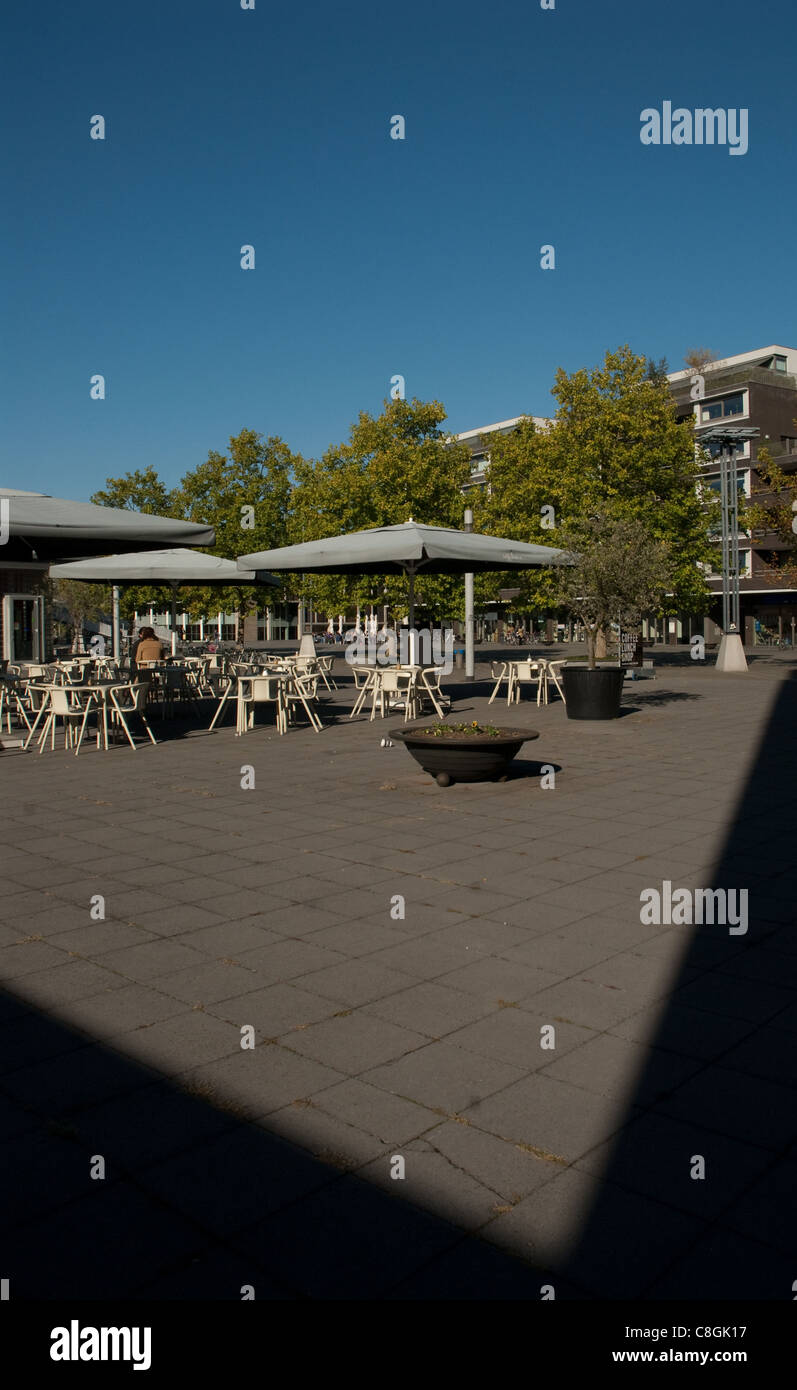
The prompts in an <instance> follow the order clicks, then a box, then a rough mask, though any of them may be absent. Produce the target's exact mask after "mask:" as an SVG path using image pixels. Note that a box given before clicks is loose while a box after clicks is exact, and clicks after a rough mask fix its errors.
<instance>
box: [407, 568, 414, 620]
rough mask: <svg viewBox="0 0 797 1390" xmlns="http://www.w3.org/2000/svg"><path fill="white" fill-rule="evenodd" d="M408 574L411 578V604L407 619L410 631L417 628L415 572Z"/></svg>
mask: <svg viewBox="0 0 797 1390" xmlns="http://www.w3.org/2000/svg"><path fill="white" fill-rule="evenodd" d="M407 573H408V574H409V577H410V602H409V615H408V617H407V625H408V627H409V628H410V629H412V628H413V627H414V626H415V570H414V569H411V570H408V571H407Z"/></svg>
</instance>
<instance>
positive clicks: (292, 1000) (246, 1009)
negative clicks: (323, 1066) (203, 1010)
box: [207, 983, 335, 1041]
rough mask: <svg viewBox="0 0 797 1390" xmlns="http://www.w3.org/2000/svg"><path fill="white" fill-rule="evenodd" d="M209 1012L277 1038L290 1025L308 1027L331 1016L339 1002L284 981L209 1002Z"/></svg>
mask: <svg viewBox="0 0 797 1390" xmlns="http://www.w3.org/2000/svg"><path fill="white" fill-rule="evenodd" d="M207 1012H208V1013H210V1014H215V1015H216V1017H218V1018H224V1019H227V1020H228V1021H229V1022H230V1023H234V1024H235V1026H236V1027H238V1028H241V1027H243V1026H244V1025H245V1024H249V1025H250V1026H251V1027H252V1028H255V1029H256V1031H257V1033H258V1037H259V1039H260V1041H262V1040H263V1039H264V1038H277V1037H279V1036H280V1034H281V1033H286V1032H287V1031H288V1029H289V1028H305V1027H306V1026H307V1024H308V1023H317V1022H318V1020H319V1019H322V1018H329V1017H331V1015H332V1014H333V1013H334V1012H335V1004H334V1002H333V1001H332V1000H331V999H327V998H322V997H321V996H320V995H318V994H311V993H309V992H308V991H307V990H304V989H297V987H296V986H295V985H291V984H287V983H282V984H279V985H270V986H268V988H267V989H253V990H251V991H250V992H249V993H248V994H239V995H236V996H235V997H234V998H232V999H224V1000H220V1001H219V1003H217V1004H209V1005H208V1008H207Z"/></svg>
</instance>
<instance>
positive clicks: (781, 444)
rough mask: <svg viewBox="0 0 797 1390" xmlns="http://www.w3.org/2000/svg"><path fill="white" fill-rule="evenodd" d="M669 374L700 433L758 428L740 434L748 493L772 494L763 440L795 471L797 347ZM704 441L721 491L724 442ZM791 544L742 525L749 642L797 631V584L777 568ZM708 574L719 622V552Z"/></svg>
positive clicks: (742, 587)
mask: <svg viewBox="0 0 797 1390" xmlns="http://www.w3.org/2000/svg"><path fill="white" fill-rule="evenodd" d="M668 380H669V383H670V389H671V391H672V394H673V397H674V399H675V402H676V406H677V408H678V416H679V419H689V418H692V419H693V420H694V425H695V433H696V435H697V438H698V439H699V438H700V436H701V434H709V433H710V432H711V431H712V430H715V429H717V428H722V426H723V425H728V426H731V427H734V426H741V427H747V428H752V429H757V430H758V431H759V434H758V436H757V437H756V438H753V439H747V440H745V441H743V442H741V443H740V444H739V445H738V447H737V449H736V456H737V467H738V481H739V491H740V493H741V492H744V495H745V496H746V497H748V498H749V497H751V496H755V497H757V498H761V499H762V500H763V499H765V497H766V493H765V491H764V484H763V482H762V479H761V475H760V473H759V471H758V469H757V467H756V461H757V458H758V454H759V451H760V450H761V449H762V448H766V449H767V451H768V453H769V454H770V456H771V457H772V458H773V459H774V460H775V462H776V463H777V464H778V467H779V468H780V469H781V470H782V471H783V472H784V473H786V474H795V475H797V349H795V348H789V347H783V346H780V345H778V344H773V345H770V346H769V347H765V348H761V349H759V350H758V351H756V352H744V353H740V354H738V355H737V356H735V357H724V358H720V359H717V360H716V361H712V362H706V363H705V364H703V365H702V366H701V368H700V371H699V372H698V371H697V370H696V369H695V368H691V367H687V368H686V369H685V370H683V371H679V372H671V373H670V374H669V377H668ZM705 448H706V450H707V452H708V453H709V454H710V455H711V460H710V462H709V463H707V464H706V465H705V467H704V476H705V481H706V485H707V486H708V487H710V488H713V489H715V490H716V491H719V487H720V475H719V462H718V457H717V456H718V454H719V445H718V443H716V442H715V441H711V440H708V441H707V442H706V445H705ZM715 460H717V461H716V462H715ZM795 481H796V482H797V477H796V478H795ZM787 550H788V545H787V542H786V541H784V540H782V539H781V538H780V537H778V536H777V534H775V533H774V532H763V531H761V532H755V533H754V534H751V533H748V532H740V533H739V595H740V616H741V622H742V630H743V633H744V640H745V643H746V644H749V645H752V644H753V642H754V641H755V640H757V639H760V638H761V636H762V635H777V634H778V633H782V634H783V636H784V637H786V636H788V637H789V638H790V637H791V622H792V619H797V590H795V588H794V587H793V586H790V585H789V583H788V582H787V581H786V580H785V579H781V576H780V574H779V567H780V564H781V562H782V558H783V556H784V555H785V554H786V552H787ZM718 551H719V546H718ZM708 582H709V587H710V588H711V589H712V591H713V592H714V593H715V594H717V596H718V598H717V603H716V604H715V606H714V607H713V608H712V615H711V616H712V618H713V619H714V621H715V622H718V621H719V616H720V609H721V604H720V596H721V593H722V578H721V573H720V560H719V554H718V556H717V563H716V567H715V568H714V570H713V571H712V573H711V575H710V576H709V580H708Z"/></svg>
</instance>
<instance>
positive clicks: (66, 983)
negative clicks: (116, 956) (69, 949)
mask: <svg viewBox="0 0 797 1390" xmlns="http://www.w3.org/2000/svg"><path fill="white" fill-rule="evenodd" d="M126 983H127V981H126V980H125V978H124V976H123V975H120V974H118V973H117V972H116V971H113V970H106V969H104V968H103V966H101V965H99V964H94V963H93V962H92V961H88V960H73V959H70V957H69V956H65V957H64V958H63V960H62V964H61V965H55V966H51V967H50V969H49V970H37V971H36V972H35V973H34V974H32V975H25V976H24V977H23V978H22V980H20V984H19V987H20V990H21V991H22V993H23V994H24V996H25V999H26V1001H27V1002H28V1003H29V1004H34V1005H36V1006H37V1007H39V1008H60V1007H61V1006H62V1005H63V1004H65V1003H68V1002H69V1001H70V1000H73V999H84V998H87V997H88V996H90V995H92V994H98V993H99V992H100V990H110V991H112V992H113V993H115V992H116V990H118V989H121V988H122V987H123V986H124V985H125V984H126Z"/></svg>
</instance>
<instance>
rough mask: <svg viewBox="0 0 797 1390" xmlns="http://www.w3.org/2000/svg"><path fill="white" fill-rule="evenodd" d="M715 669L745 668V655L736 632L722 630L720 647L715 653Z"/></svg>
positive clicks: (733, 670)
mask: <svg viewBox="0 0 797 1390" xmlns="http://www.w3.org/2000/svg"><path fill="white" fill-rule="evenodd" d="M716 669H717V670H718V671H726V672H729V671H730V672H735V671H746V670H747V657H746V656H745V654H744V647H743V646H742V639H741V636H740V634H739V633H738V632H723V634H722V640H721V641H720V649H719V652H718V653H717V668H716Z"/></svg>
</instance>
